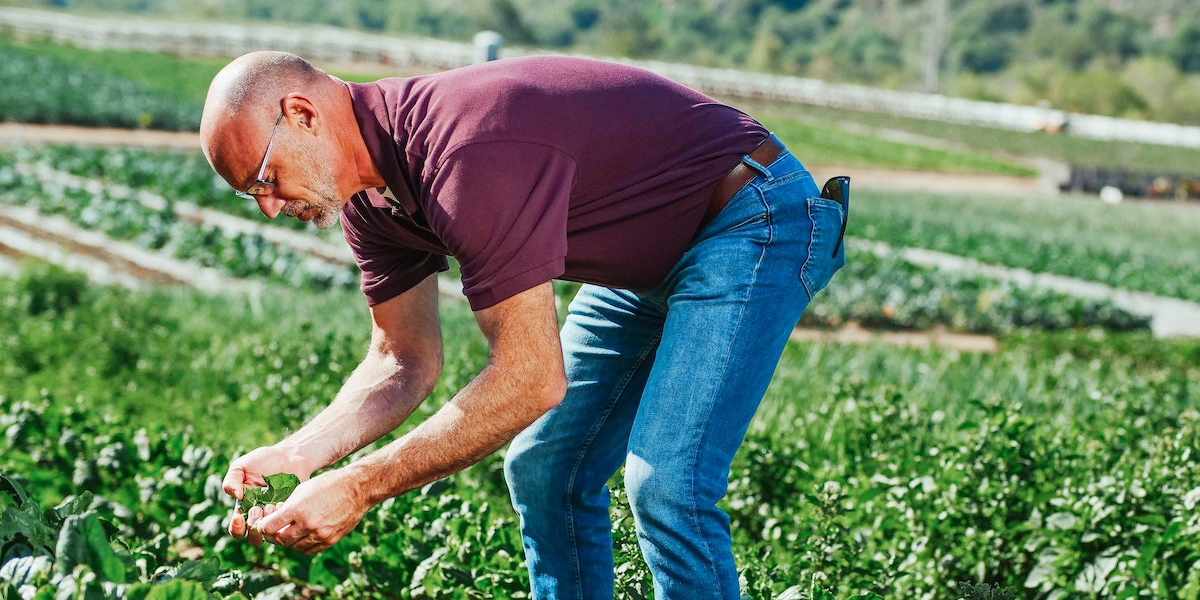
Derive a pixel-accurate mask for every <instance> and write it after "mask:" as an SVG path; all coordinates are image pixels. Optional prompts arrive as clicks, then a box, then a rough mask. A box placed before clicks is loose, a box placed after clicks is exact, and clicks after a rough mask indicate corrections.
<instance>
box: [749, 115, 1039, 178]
mask: <svg viewBox="0 0 1200 600" xmlns="http://www.w3.org/2000/svg"><path fill="white" fill-rule="evenodd" d="M761 120H762V122H763V124H764V125H765V126H766V127H767V128H768V129H770V130H772V131H773V132H775V133H776V134H777V135H778V136H779V137H780V139H782V140H783V141H784V142H785V143H786V144H787V145H788V148H789V149H790V150H791V151H792V152H793V153H795V154H796V156H799V157H801V160H803V161H804V162H806V163H811V164H814V165H840V166H846V167H874V168H887V169H901V170H917V171H948V172H956V173H989V174H999V175H1014V176H1020V177H1034V176H1036V175H1037V173H1038V171H1037V169H1036V168H1034V167H1031V166H1028V165H1024V164H1021V163H1019V162H1018V161H1016V160H1006V159H1004V158H1000V157H997V156H995V155H994V154H990V153H988V152H985V151H981V150H975V151H963V150H958V149H948V148H939V147H933V146H930V145H921V144H916V143H905V142H900V141H892V140H886V139H881V138H879V137H878V136H876V135H871V134H869V133H857V132H853V131H848V130H846V129H845V128H841V127H831V126H829V125H827V124H820V123H816V122H812V121H807V120H804V119H801V118H797V117H795V116H791V115H789V114H785V113H783V112H778V113H774V112H767V113H765V115H764V116H763V117H762V118H761Z"/></svg>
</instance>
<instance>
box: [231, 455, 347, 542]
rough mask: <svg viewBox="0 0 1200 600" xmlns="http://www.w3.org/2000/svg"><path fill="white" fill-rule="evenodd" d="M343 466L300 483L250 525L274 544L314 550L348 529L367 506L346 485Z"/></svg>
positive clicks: (345, 532) (338, 536)
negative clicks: (284, 499) (283, 500)
mask: <svg viewBox="0 0 1200 600" xmlns="http://www.w3.org/2000/svg"><path fill="white" fill-rule="evenodd" d="M346 475H347V474H345V473H343V472H342V470H340V469H339V470H333V471H328V472H325V473H322V474H321V475H318V476H316V477H313V478H312V479H310V480H308V481H305V482H303V483H301V484H300V485H299V486H297V487H296V490H295V491H294V492H292V495H291V496H290V497H289V498H288V499H287V501H286V502H284V503H282V504H279V505H277V506H275V507H274V510H273V511H269V513H268V514H266V515H264V516H263V517H262V518H261V519H258V520H257V521H255V522H253V523H251V524H250V525H251V526H253V527H255V528H256V529H258V530H259V531H260V532H262V535H263V539H265V540H266V541H268V542H270V543H272V544H275V545H277V546H286V547H289V548H294V549H296V550H299V551H301V552H303V553H305V554H316V553H317V552H320V551H322V550H325V549H327V548H329V547H330V546H332V545H333V544H334V543H335V542H337V541H338V540H340V539H342V537H343V536H345V535H346V534H347V533H350V531H352V530H353V529H354V528H355V527H356V526H357V525H358V523H359V522H360V521H362V518H363V515H364V514H366V512H367V509H368V508H370V507H369V506H367V505H366V503H365V502H363V501H362V500H361V498H359V497H358V495H357V494H355V493H354V487H355V486H353V485H348V484H347V483H346V482H345V480H346V478H347V477H346Z"/></svg>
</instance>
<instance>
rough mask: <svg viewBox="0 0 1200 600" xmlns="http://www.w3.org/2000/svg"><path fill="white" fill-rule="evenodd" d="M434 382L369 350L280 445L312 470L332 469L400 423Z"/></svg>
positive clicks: (392, 359)
mask: <svg viewBox="0 0 1200 600" xmlns="http://www.w3.org/2000/svg"><path fill="white" fill-rule="evenodd" d="M433 381H434V379H432V378H429V377H426V376H422V374H421V373H420V370H419V369H418V368H415V367H414V366H411V365H405V364H404V363H403V362H402V361H399V360H397V359H396V358H395V357H394V356H392V355H390V354H387V353H383V352H378V351H375V350H372V351H371V352H370V353H369V354H368V355H367V357H366V358H365V359H363V361H362V363H360V364H359V365H358V367H357V368H355V369H354V372H353V373H351V375H350V377H349V378H347V379H346V382H345V383H344V384H343V385H342V388H341V390H339V391H338V394H337V396H335V397H334V399H333V401H332V402H330V403H329V406H327V407H325V409H324V410H322V411H321V412H320V413H318V414H317V416H316V417H314V418H313V419H312V420H311V421H309V422H308V423H307V424H305V425H304V427H302V428H301V429H300V430H299V431H297V432H295V433H293V434H292V435H290V436H288V437H287V438H286V439H284V440H283V441H282V442H280V445H282V446H288V447H292V448H295V450H296V451H297V452H298V453H300V454H301V455H302V456H303V457H304V458H305V460H306V461H307V462H308V463H309V464H311V465H312V466H313V468H314V470H315V469H319V468H322V467H326V466H328V465H331V464H333V463H335V462H337V461H339V460H341V459H342V458H345V457H346V456H348V455H349V454H350V453H352V452H354V451H356V450H358V449H360V448H362V447H364V446H366V445H368V444H370V443H371V442H374V441H375V440H377V439H379V438H380V437H382V436H384V435H386V434H387V433H389V432H391V431H392V430H393V429H395V428H396V427H398V426H399V425H400V424H401V423H403V422H404V420H405V419H407V418H408V417H409V415H411V414H412V412H413V410H414V409H416V407H417V405H419V404H420V403H421V402H422V401H423V400H424V399H425V397H426V396H428V395H429V393H430V391H431V389H432V386H433Z"/></svg>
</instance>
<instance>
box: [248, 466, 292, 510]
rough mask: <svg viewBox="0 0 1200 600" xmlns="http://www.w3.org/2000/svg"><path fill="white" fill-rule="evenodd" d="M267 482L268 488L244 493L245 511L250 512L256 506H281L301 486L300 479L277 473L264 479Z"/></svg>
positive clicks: (249, 488)
mask: <svg viewBox="0 0 1200 600" xmlns="http://www.w3.org/2000/svg"><path fill="white" fill-rule="evenodd" d="M264 479H266V480H267V487H248V488H246V489H245V491H244V492H243V493H242V502H241V507H242V510H243V511H247V510H250V509H251V508H253V507H255V506H266V505H268V504H279V503H280V502H283V501H284V500H287V499H288V496H291V495H292V492H293V491H295V489H296V486H298V485H300V478H299V477H296V476H295V475H292V474H291V473H276V474H274V475H267V476H266V477H264Z"/></svg>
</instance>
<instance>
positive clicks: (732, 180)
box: [700, 136, 784, 229]
mask: <svg viewBox="0 0 1200 600" xmlns="http://www.w3.org/2000/svg"><path fill="white" fill-rule="evenodd" d="M783 150H784V148H783V144H781V143H779V141H778V140H776V139H775V138H774V137H770V136H768V137H767V139H765V140H763V141H762V142H761V143H759V145H758V146H757V147H756V148H755V149H754V150H751V151H750V154H748V155H747V156H749V157H750V159H751V160H753V161H754V162H756V163H758V164H760V165H762V166H764V167H765V166H767V165H769V164H771V163H773V162H775V159H776V158H778V157H779V155H780V154H782V153H783ZM755 175H758V171H755V170H754V169H753V168H751V167H750V166H748V165H747V164H746V163H745V162H742V161H738V164H737V165H736V166H734V167H733V168H732V169H730V170H729V172H728V173H726V174H725V177H723V178H722V179H721V181H720V182H718V183H717V189H715V190H713V193H712V198H711V199H709V201H708V208H707V209H706V210H705V211H704V218H703V219H701V220H700V229H703V228H704V226H705V225H708V223H709V221H712V220H713V219H714V218H715V217H716V216H717V215H718V214H719V213H720V212H721V209H723V208H725V205H726V204H729V199H730V198H733V196H734V194H736V193H738V192H739V191H740V190H741V189H742V188H744V187H746V184H747V183H750V180H751V179H754V176H755Z"/></svg>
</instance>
